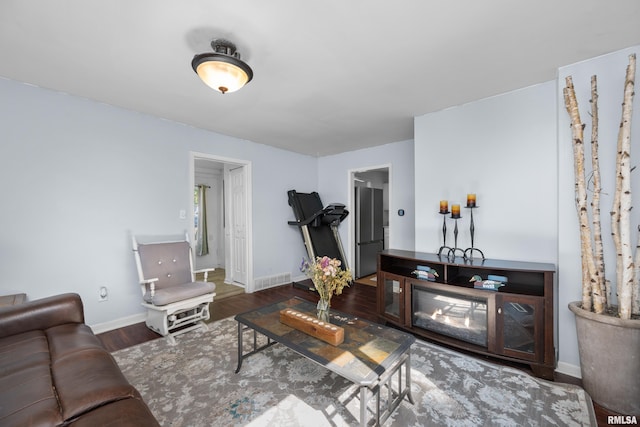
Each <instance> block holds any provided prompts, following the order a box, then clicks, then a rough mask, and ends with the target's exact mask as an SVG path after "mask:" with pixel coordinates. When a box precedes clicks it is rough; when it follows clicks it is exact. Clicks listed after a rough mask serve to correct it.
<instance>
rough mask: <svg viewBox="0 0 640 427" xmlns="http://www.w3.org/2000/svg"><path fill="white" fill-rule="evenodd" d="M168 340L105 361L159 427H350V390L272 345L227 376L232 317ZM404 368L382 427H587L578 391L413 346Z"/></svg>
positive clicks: (231, 362)
mask: <svg viewBox="0 0 640 427" xmlns="http://www.w3.org/2000/svg"><path fill="white" fill-rule="evenodd" d="M247 334H249V333H248V332H247ZM247 338H248V337H246V338H245V340H244V342H245V343H247V341H251V342H252V340H251V339H247ZM176 340H177V345H175V346H171V345H169V343H168V342H167V341H166V340H165V339H157V340H154V341H150V342H146V343H144V344H140V345H137V346H135V347H131V348H127V349H124V350H119V351H117V352H115V353H113V356H114V357H115V359H116V360H117V362H118V364H119V365H120V367H121V369H122V371H123V372H124V374H125V376H126V377H127V378H128V379H129V381H130V382H131V383H132V384H133V385H134V386H135V387H136V388H137V389H138V390H139V391H140V393H141V394H142V396H143V397H144V399H145V401H146V402H147V404H148V405H149V407H150V408H151V411H152V412H153V414H154V415H155V416H156V418H157V419H158V421H159V422H160V424H162V425H163V426H180V427H187V426H189V427H196V426H302V425H304V426H352V425H357V424H358V417H359V413H360V412H359V401H358V393H357V388H356V387H355V386H353V384H351V383H349V382H348V381H347V380H344V379H343V378H341V377H339V376H337V375H335V374H333V373H331V372H329V371H327V370H326V369H324V368H323V367H321V366H319V365H317V364H315V363H313V362H311V361H309V360H307V359H305V358H304V357H302V356H299V355H297V354H296V353H295V352H293V351H291V350H289V349H287V348H284V347H283V346H281V345H277V344H276V345H274V346H272V347H269V348H268V349H266V350H264V351H262V352H260V353H257V354H255V355H253V356H250V357H249V358H248V359H246V360H245V361H244V363H243V366H242V370H241V371H240V373H239V374H235V373H234V371H235V369H236V365H237V347H236V346H237V324H236V322H235V321H234V320H233V318H228V319H224V320H221V321H217V322H214V323H211V324H209V330H208V331H206V332H203V331H195V332H190V333H187V334H184V335H180V336H178V337H177V338H176ZM418 341H419V342H418ZM411 368H412V370H411V381H412V395H413V400H414V403H413V404H411V403H410V402H409V401H408V400H405V401H403V402H402V403H401V405H400V406H399V407H398V409H397V410H396V411H395V412H394V414H393V415H392V417H391V418H390V419H389V420H388V421H387V422H386V423H385V425H386V426H403V427H405V426H473V427H476V426H525V425H526V426H596V422H595V417H594V415H593V406H592V403H591V399H590V398H589V396H588V395H587V394H586V393H585V392H584V390H583V389H582V388H580V387H577V386H573V385H568V384H559V383H553V382H549V381H545V380H541V379H538V378H534V377H531V376H529V375H527V374H526V373H524V372H522V371H519V370H517V369H514V368H510V367H505V366H501V365H496V364H492V363H488V362H485V361H483V360H480V359H476V358H473V357H469V356H466V355H463V354H461V353H457V352H455V351H451V350H448V349H444V348H441V347H438V346H435V345H432V344H429V343H425V342H422V341H420V340H417V341H416V343H415V344H414V346H413V348H412V352H411Z"/></svg>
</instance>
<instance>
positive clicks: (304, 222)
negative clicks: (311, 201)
mask: <svg viewBox="0 0 640 427" xmlns="http://www.w3.org/2000/svg"><path fill="white" fill-rule="evenodd" d="M344 207H345V206H344V205H342V204H338V203H332V204H330V205H329V206H327V207H326V208H323V209H322V210H319V211H318V212H316V213H314V214H313V215H311V216H310V217H309V218H306V219H304V220H302V221H297V220H296V221H289V222H288V224H289V225H297V226H303V225H309V224H311V223H312V222H314V221H316V220H317V218H318V217H320V216H325V215H327V214H328V213H329V212H331V211H333V210H335V209H336V208H340V209H343V212H342V213H341V214H340V217H339V218H337V219H339V222H342V221H343V220H344V219H345V218H346V217H347V215H349V211H348V210H346V209H344ZM329 215H331V214H330V213H329ZM331 222H332V223H333V222H335V221H331ZM319 225H320V224H317V225H312V226H313V227H317V226H319Z"/></svg>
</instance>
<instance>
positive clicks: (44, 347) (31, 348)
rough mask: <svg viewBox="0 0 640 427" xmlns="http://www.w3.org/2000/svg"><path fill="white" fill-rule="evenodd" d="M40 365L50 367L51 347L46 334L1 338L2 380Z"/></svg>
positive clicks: (0, 373)
mask: <svg viewBox="0 0 640 427" xmlns="http://www.w3.org/2000/svg"><path fill="white" fill-rule="evenodd" d="M38 364H45V365H47V366H48V365H49V346H48V343H47V338H46V336H45V334H44V332H42V331H31V332H25V333H23V334H18V335H10V336H8V337H4V338H0V378H2V377H4V376H5V375H8V374H11V373H14V372H18V371H20V370H22V369H26V368H28V367H31V366H34V365H38Z"/></svg>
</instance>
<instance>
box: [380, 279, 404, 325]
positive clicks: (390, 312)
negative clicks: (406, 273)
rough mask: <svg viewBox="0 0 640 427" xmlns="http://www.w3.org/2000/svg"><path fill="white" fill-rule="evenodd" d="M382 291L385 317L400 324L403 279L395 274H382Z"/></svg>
mask: <svg viewBox="0 0 640 427" xmlns="http://www.w3.org/2000/svg"><path fill="white" fill-rule="evenodd" d="M382 288H383V289H384V292H383V298H382V305H383V314H384V316H385V317H387V318H390V319H392V320H395V321H397V322H400V321H401V319H404V278H403V277H402V276H396V275H395V274H389V273H383V274H382Z"/></svg>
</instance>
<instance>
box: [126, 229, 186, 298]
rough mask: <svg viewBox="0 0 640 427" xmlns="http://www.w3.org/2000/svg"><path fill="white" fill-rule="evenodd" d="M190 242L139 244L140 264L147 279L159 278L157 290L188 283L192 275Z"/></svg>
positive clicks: (156, 284) (156, 285) (156, 283)
mask: <svg viewBox="0 0 640 427" xmlns="http://www.w3.org/2000/svg"><path fill="white" fill-rule="evenodd" d="M190 251H191V247H190V246H189V242H185V241H182V242H168V243H149V244H140V245H138V255H139V256H140V265H141V267H142V271H144V278H145V279H158V281H157V282H155V287H156V290H158V289H163V288H170V287H172V286H176V285H181V284H183V283H188V282H190V281H191V280H193V279H192V277H191V261H190V258H189V257H190Z"/></svg>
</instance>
